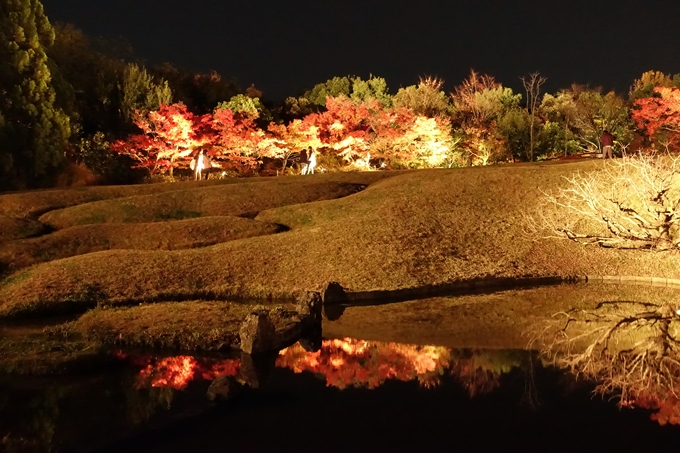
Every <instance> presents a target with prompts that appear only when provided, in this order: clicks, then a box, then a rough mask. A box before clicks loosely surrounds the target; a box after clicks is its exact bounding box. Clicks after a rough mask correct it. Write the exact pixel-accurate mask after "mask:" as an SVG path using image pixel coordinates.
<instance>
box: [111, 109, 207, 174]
mask: <svg viewBox="0 0 680 453" xmlns="http://www.w3.org/2000/svg"><path fill="white" fill-rule="evenodd" d="M135 124H136V125H137V126H138V127H139V128H140V129H141V130H142V134H136V135H132V136H130V137H129V138H128V139H127V140H125V141H118V142H116V143H114V144H113V145H112V147H111V149H112V150H113V151H114V152H117V153H119V154H123V155H126V156H129V157H131V158H132V159H133V160H135V161H136V162H137V165H136V167H138V168H146V169H148V170H149V172H150V173H165V172H166V171H168V170H169V172H170V175H172V174H173V169H174V168H175V167H177V166H178V165H180V164H184V165H186V164H188V162H187V160H188V158H189V157H190V156H191V155H192V154H194V153H195V152H196V150H198V149H199V148H201V147H202V146H207V145H209V144H210V143H212V141H213V139H214V132H213V129H212V115H201V116H197V115H194V114H192V113H191V112H189V111H188V110H187V108H186V106H185V105H184V104H173V105H161V108H160V109H159V110H157V111H151V112H148V113H147V114H146V115H138V116H137V117H136V119H135Z"/></svg>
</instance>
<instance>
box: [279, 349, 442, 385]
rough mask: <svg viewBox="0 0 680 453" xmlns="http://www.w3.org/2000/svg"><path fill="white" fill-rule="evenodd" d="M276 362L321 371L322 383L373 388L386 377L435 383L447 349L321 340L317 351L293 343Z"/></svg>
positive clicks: (299, 371)
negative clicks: (306, 349) (324, 381)
mask: <svg viewBox="0 0 680 453" xmlns="http://www.w3.org/2000/svg"><path fill="white" fill-rule="evenodd" d="M279 354H280V355H279V358H278V359H277V361H276V365H277V366H280V367H288V368H290V369H292V370H293V371H294V372H296V373H301V372H303V371H311V372H313V373H318V374H323V375H324V376H325V377H326V384H327V385H329V386H333V387H338V388H341V389H342V388H346V387H351V386H354V387H368V388H375V387H378V386H379V385H381V384H382V383H383V382H385V380H387V379H397V380H400V381H410V380H413V379H418V380H419V381H420V382H421V383H422V384H423V385H427V386H430V385H436V384H437V383H438V382H439V376H440V375H442V374H443V373H444V371H445V370H446V368H448V366H449V360H450V350H449V349H448V348H444V347H440V346H417V345H404V344H399V343H382V342H377V341H364V340H356V339H353V338H345V339H342V340H340V339H335V340H324V341H323V344H322V347H321V349H320V350H319V351H317V352H307V351H305V350H304V349H303V348H302V346H300V345H294V346H291V347H290V348H286V349H284V350H282V351H281V352H280V353H279Z"/></svg>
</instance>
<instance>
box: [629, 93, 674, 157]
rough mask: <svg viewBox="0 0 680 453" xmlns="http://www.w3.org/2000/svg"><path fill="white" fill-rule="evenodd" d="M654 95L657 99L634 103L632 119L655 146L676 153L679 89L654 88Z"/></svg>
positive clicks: (651, 98)
mask: <svg viewBox="0 0 680 453" xmlns="http://www.w3.org/2000/svg"><path fill="white" fill-rule="evenodd" d="M654 93H656V94H657V96H658V97H647V98H642V99H638V100H637V101H635V108H634V109H633V111H632V116H633V119H634V120H635V123H636V124H637V126H638V128H639V129H641V130H643V131H644V132H645V134H646V135H647V136H648V137H650V138H651V139H653V140H654V141H655V142H656V144H658V145H661V146H663V147H664V148H666V149H667V150H672V151H676V150H677V148H678V144H679V143H680V89H678V88H675V87H672V88H667V87H656V88H654Z"/></svg>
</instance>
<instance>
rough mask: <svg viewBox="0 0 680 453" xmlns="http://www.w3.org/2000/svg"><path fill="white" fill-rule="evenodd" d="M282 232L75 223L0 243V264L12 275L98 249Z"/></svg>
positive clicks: (219, 222) (223, 224)
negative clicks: (12, 273)
mask: <svg viewBox="0 0 680 453" xmlns="http://www.w3.org/2000/svg"><path fill="white" fill-rule="evenodd" d="M282 230H283V227H282V226H281V225H276V224H272V223H268V222H260V221H257V220H251V219H246V218H241V217H232V216H223V217H217V216H215V217H199V218H195V219H186V220H177V221H174V222H153V223H121V224H114V223H106V224H93V225H78V226H74V227H70V228H66V229H63V230H58V231H56V232H54V233H52V234H47V235H44V236H40V237H35V238H30V239H23V240H15V241H12V242H8V243H5V244H2V243H0V266H3V267H5V269H7V271H9V272H13V271H16V270H18V269H22V268H25V267H28V266H32V265H34V264H37V263H42V262H45V261H52V260H56V259H60V258H67V257H69V256H75V255H83V254H86V253H92V252H98V251H102V250H116V249H132V250H178V249H187V248H197V247H205V246H208V245H214V244H217V243H220V242H227V241H234V240H237V239H243V238H249V237H253V236H263V235H267V234H275V233H279V232H281V231H282Z"/></svg>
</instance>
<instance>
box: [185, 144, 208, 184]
mask: <svg viewBox="0 0 680 453" xmlns="http://www.w3.org/2000/svg"><path fill="white" fill-rule="evenodd" d="M190 167H191V169H192V170H193V171H194V179H195V180H196V181H200V180H201V179H203V173H204V172H205V171H206V170H207V169H208V168H210V167H212V164H211V162H210V158H209V157H208V156H206V155H205V150H203V149H202V150H201V152H200V153H198V154H197V155H196V157H195V158H194V159H193V160H192V161H191V165H190Z"/></svg>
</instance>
